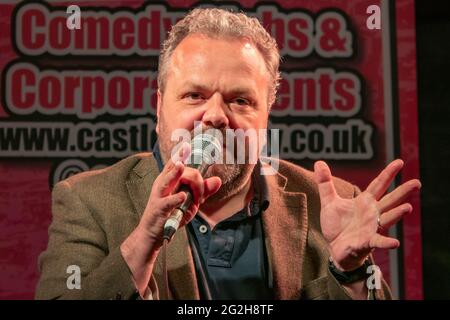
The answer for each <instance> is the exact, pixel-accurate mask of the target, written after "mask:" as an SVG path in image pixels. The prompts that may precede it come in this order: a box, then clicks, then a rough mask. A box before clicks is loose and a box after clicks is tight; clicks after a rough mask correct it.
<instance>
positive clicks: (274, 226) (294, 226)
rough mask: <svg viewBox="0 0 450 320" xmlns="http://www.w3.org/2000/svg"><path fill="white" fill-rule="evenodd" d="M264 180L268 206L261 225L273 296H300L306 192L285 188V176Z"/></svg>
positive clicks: (294, 297) (304, 237) (305, 222)
mask: <svg viewBox="0 0 450 320" xmlns="http://www.w3.org/2000/svg"><path fill="white" fill-rule="evenodd" d="M266 180H267V185H268V188H269V194H270V205H269V207H268V208H267V210H266V211H265V212H264V213H263V225H264V231H265V236H266V239H265V240H266V248H267V252H268V258H269V267H270V269H271V271H272V276H273V285H274V291H275V298H277V299H283V300H287V299H299V298H300V289H301V286H302V284H301V278H302V265H303V257H304V253H305V247H306V239H307V232H308V214H307V207H306V195H305V193H301V192H288V191H285V190H284V188H285V185H286V183H287V179H286V178H285V177H283V176H282V175H280V174H277V175H273V176H266Z"/></svg>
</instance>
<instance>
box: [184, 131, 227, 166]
mask: <svg viewBox="0 0 450 320" xmlns="http://www.w3.org/2000/svg"><path fill="white" fill-rule="evenodd" d="M221 158H222V132H221V131H220V130H218V129H208V130H206V131H205V132H203V133H200V134H198V135H196V136H194V138H193V139H192V142H191V158H190V164H189V166H190V167H193V168H197V167H198V166H200V165H201V164H205V163H206V164H208V165H210V164H213V163H216V162H218V161H219V160H222V159H221Z"/></svg>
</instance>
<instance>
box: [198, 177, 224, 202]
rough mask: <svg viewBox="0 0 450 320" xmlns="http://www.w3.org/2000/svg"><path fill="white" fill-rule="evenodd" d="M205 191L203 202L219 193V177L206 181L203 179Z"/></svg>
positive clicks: (220, 181) (220, 183) (220, 182)
mask: <svg viewBox="0 0 450 320" xmlns="http://www.w3.org/2000/svg"><path fill="white" fill-rule="evenodd" d="M204 183H205V189H204V194H203V197H204V200H206V199H208V197H210V196H212V195H213V194H214V193H216V192H217V191H219V189H220V187H221V186H222V180H220V178H219V177H211V178H208V179H205V181H204Z"/></svg>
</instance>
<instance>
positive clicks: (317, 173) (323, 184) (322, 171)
mask: <svg viewBox="0 0 450 320" xmlns="http://www.w3.org/2000/svg"><path fill="white" fill-rule="evenodd" d="M314 179H315V180H316V183H317V185H318V188H319V195H320V201H321V203H322V206H324V205H325V204H326V203H328V202H330V201H332V200H333V199H334V198H335V197H337V193H336V189H335V188H334V184H333V181H332V180H331V179H332V178H331V171H330V168H329V167H328V165H327V164H326V163H325V162H324V161H317V162H316V163H315V164H314Z"/></svg>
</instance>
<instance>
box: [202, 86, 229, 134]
mask: <svg viewBox="0 0 450 320" xmlns="http://www.w3.org/2000/svg"><path fill="white" fill-rule="evenodd" d="M202 122H203V124H204V125H205V126H211V127H214V128H226V127H228V125H229V120H228V116H227V105H226V103H225V102H224V101H223V98H222V97H221V95H220V94H218V93H216V94H214V95H213V96H211V98H210V99H209V101H208V103H207V105H206V111H205V113H204V114H203V118H202Z"/></svg>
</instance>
